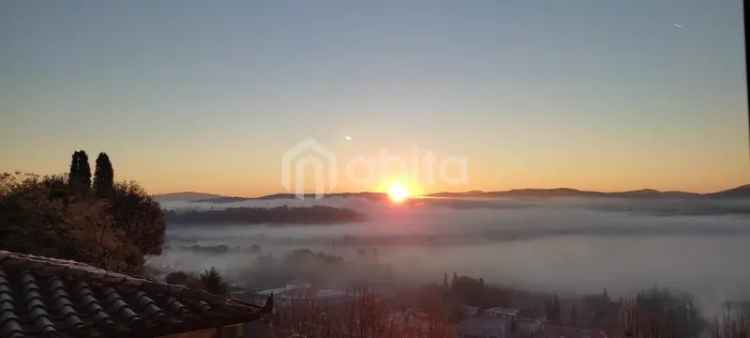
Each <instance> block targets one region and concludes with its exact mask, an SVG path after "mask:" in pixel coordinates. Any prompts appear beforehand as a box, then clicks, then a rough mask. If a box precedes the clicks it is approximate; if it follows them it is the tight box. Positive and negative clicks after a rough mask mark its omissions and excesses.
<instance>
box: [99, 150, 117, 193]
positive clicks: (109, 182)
mask: <svg viewBox="0 0 750 338" xmlns="http://www.w3.org/2000/svg"><path fill="white" fill-rule="evenodd" d="M113 191H114V171H113V169H112V163H111V162H110V161H109V156H107V154H106V153H99V156H98V157H97V158H96V170H95V171H94V194H96V196H97V197H102V198H104V197H110V196H112V192H113Z"/></svg>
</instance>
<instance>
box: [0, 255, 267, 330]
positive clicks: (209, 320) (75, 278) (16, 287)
mask: <svg viewBox="0 0 750 338" xmlns="http://www.w3.org/2000/svg"><path fill="white" fill-rule="evenodd" d="M272 307H273V299H272V298H269V299H267V300H266V304H265V305H264V306H263V307H260V306H256V305H252V304H248V303H244V302H241V301H238V300H235V299H232V298H226V297H221V296H216V295H212V294H210V293H207V292H205V291H202V290H196V289H190V288H186V287H184V286H178V285H171V284H164V283H157V282H154V281H150V280H146V279H143V278H138V277H133V276H128V275H124V274H119V273H114V272H110V271H106V270H102V269H99V268H96V267H93V266H91V265H87V264H83V263H79V262H75V261H69V260H61V259H54V258H48V257H41V256H34V255H25V254H19V253H14V252H10V251H4V250H0V337H7V338H21V337H26V338H30V337H45V338H53V337H54V338H68V337H83V338H85V337H115V338H117V337H173V338H176V337H180V338H183V337H184V338H188V337H190V338H199V337H206V338H208V337H211V338H213V337H222V338H223V337H232V338H234V337H244V336H246V335H247V332H245V331H246V329H245V328H246V327H247V325H246V324H247V323H250V322H254V321H257V320H258V319H260V318H261V317H262V316H263V315H265V314H267V313H269V312H270V311H271V310H272Z"/></svg>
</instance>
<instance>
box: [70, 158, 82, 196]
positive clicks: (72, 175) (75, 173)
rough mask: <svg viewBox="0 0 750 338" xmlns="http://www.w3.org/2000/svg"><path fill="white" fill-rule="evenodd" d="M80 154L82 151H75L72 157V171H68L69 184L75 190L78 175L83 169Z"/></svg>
mask: <svg viewBox="0 0 750 338" xmlns="http://www.w3.org/2000/svg"><path fill="white" fill-rule="evenodd" d="M79 156H80V152H78V151H75V152H73V157H72V158H71V159H70V172H69V173H68V184H69V185H70V186H71V187H72V188H73V189H74V190H77V188H76V186H77V184H78V177H79V176H80V174H79V172H80V171H81V169H80V167H79V164H80V161H78V157H79Z"/></svg>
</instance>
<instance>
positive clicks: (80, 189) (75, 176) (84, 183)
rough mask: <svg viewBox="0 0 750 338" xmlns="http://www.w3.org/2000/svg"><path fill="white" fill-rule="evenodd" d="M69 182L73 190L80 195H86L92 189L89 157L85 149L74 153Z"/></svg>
mask: <svg viewBox="0 0 750 338" xmlns="http://www.w3.org/2000/svg"><path fill="white" fill-rule="evenodd" d="M68 184H69V185H70V187H71V189H72V190H73V192H75V193H76V194H79V195H86V194H87V193H88V192H89V190H90V189H91V167H90V166H89V157H88V155H86V152H85V151H83V150H79V151H76V152H74V153H73V157H72V159H71V161H70V173H68Z"/></svg>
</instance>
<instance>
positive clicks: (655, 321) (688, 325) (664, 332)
mask: <svg viewBox="0 0 750 338" xmlns="http://www.w3.org/2000/svg"><path fill="white" fill-rule="evenodd" d="M621 326H622V327H623V331H624V333H625V336H626V337H635V338H694V337H699V336H700V335H701V332H702V331H703V328H704V326H705V322H704V321H703V319H702V318H701V317H700V313H699V312H698V308H697V307H696V306H695V305H694V303H693V298H692V296H691V295H689V294H686V293H675V292H672V291H670V290H668V289H657V288H653V289H650V290H645V291H641V292H640V293H638V295H637V296H636V297H635V299H634V300H631V301H629V302H628V303H627V304H626V305H625V306H624V307H623V313H622V314H621Z"/></svg>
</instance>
